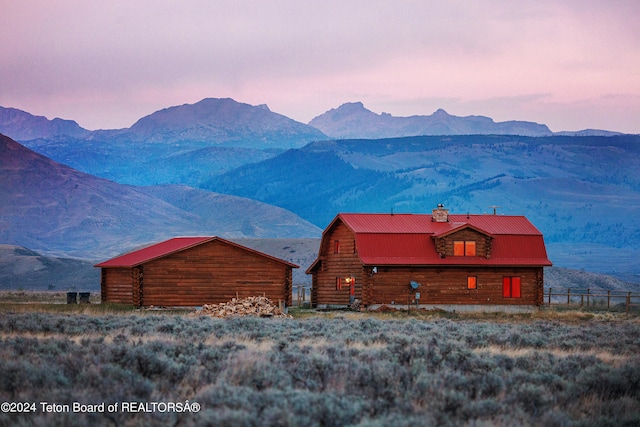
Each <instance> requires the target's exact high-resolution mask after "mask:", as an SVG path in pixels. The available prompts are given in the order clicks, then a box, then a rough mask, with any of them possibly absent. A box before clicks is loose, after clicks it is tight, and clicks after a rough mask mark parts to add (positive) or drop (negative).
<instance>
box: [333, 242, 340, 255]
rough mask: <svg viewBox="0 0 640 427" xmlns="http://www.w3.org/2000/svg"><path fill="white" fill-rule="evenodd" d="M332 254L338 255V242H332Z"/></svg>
mask: <svg viewBox="0 0 640 427" xmlns="http://www.w3.org/2000/svg"><path fill="white" fill-rule="evenodd" d="M333 253H334V254H339V253H340V240H334V241H333Z"/></svg>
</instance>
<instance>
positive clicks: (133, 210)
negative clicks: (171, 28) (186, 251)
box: [0, 135, 320, 259]
mask: <svg viewBox="0 0 640 427" xmlns="http://www.w3.org/2000/svg"><path fill="white" fill-rule="evenodd" d="M169 190H171V192H172V194H173V197H174V199H175V198H178V199H179V200H178V201H176V200H169V201H166V200H165V199H169V195H167V194H165V195H164V196H163V195H162V191H163V189H162V188H160V189H156V190H155V191H156V194H150V190H149V189H144V188H136V187H133V186H126V185H122V184H118V183H115V182H112V181H109V180H105V179H103V178H98V177H94V176H91V175H87V174H85V173H83V172H80V171H77V170H75V169H72V168H70V167H68V166H65V165H62V164H59V163H57V162H54V161H52V160H50V159H48V158H46V157H44V156H42V155H40V154H38V153H36V152H34V151H32V150H29V149H27V148H25V147H24V146H22V145H20V144H19V143H17V142H15V141H13V140H12V139H10V138H8V137H6V136H4V135H0V218H1V219H0V243H5V244H13V245H19V246H24V247H28V248H30V249H32V250H36V251H41V252H43V251H44V252H46V253H49V254H54V255H61V256H63V255H64V256H70V257H74V258H83V259H100V258H102V257H105V256H112V255H116V254H118V253H121V252H123V249H124V248H130V247H133V246H135V245H139V244H141V243H144V242H152V241H159V240H164V239H166V238H169V237H174V236H175V235H215V234H220V235H221V237H225V236H227V237H312V236H315V235H317V234H319V232H320V230H319V229H318V228H317V227H315V226H312V225H311V224H309V223H307V222H306V221H304V220H302V219H301V218H298V217H296V216H294V215H293V214H292V213H290V212H286V211H285V210H283V209H281V208H277V207H269V206H267V205H265V204H263V203H260V202H256V201H252V200H245V199H241V198H238V197H234V196H222V195H214V194H211V193H205V192H204V191H203V190H193V192H192V191H189V190H187V189H184V188H180V189H175V188H172V189H165V190H164V191H165V192H168V191H169ZM218 196H219V198H220V199H219V201H217V202H216V201H215V200H212V199H213V198H216V197H218ZM180 197H181V199H180ZM181 203H183V204H182V205H181ZM189 203H191V204H192V206H189ZM230 206H236V208H235V214H234V215H233V216H226V217H225V218H224V220H225V221H226V222H227V223H222V222H221V221H220V220H217V219H216V217H215V215H212V214H207V211H209V212H216V211H219V210H220V208H222V207H226V208H227V209H232V208H231V207H230ZM190 209H191V211H190ZM252 211H258V212H262V215H263V217H262V218H254V217H253V216H252V214H251V212H252ZM272 211H273V212H272ZM274 212H275V213H274ZM274 218H275V219H274ZM279 223H284V225H282V226H279V227H278V226H277V224H279ZM274 230H275V231H274ZM216 231H220V233H217V232H216Z"/></svg>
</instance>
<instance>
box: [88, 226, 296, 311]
mask: <svg viewBox="0 0 640 427" xmlns="http://www.w3.org/2000/svg"><path fill="white" fill-rule="evenodd" d="M96 267H99V268H100V269H101V284H100V286H101V291H102V302H113V303H122V304H133V305H136V306H152V305H153V306H201V305H203V304H213V303H222V302H227V301H230V300H231V299H232V298H235V297H236V296H238V297H240V298H244V297H248V296H259V295H260V296H261V295H264V296H266V297H267V298H269V299H271V300H272V301H274V302H276V303H277V302H280V301H281V302H283V303H286V304H287V305H291V298H292V295H291V283H292V269H293V268H298V267H299V266H297V265H295V264H292V263H290V262H288V261H285V260H282V259H279V258H275V257H273V256H270V255H268V254H265V253H262V252H259V251H256V250H253V249H250V248H247V247H245V246H242V245H239V244H237V243H234V242H230V241H228V240H225V239H222V238H220V237H215V236H214V237H176V238H173V239H169V240H166V241H164V242H160V243H156V244H154V245H151V246H148V247H145V248H143V249H140V250H136V251H133V252H130V253H127V254H124V255H121V256H118V257H115V258H112V259H110V260H107V261H104V262H102V263H100V264H97V265H96Z"/></svg>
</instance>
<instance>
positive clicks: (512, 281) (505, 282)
mask: <svg viewBox="0 0 640 427" xmlns="http://www.w3.org/2000/svg"><path fill="white" fill-rule="evenodd" d="M521 296H522V293H521V290H520V277H518V276H515V277H510V276H505V277H503V278H502V297H503V298H520V297H521Z"/></svg>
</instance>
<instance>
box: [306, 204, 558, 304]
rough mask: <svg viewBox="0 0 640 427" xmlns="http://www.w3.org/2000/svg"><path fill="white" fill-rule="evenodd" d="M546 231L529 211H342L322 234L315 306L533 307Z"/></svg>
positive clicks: (314, 268)
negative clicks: (533, 221)
mask: <svg viewBox="0 0 640 427" xmlns="http://www.w3.org/2000/svg"><path fill="white" fill-rule="evenodd" d="M547 266H551V262H550V261H549V259H548V258H547V252H546V248H545V245H544V240H543V236H542V234H541V233H540V231H538V229H537V228H536V227H535V226H534V225H533V224H531V222H529V220H528V219H527V218H525V217H524V216H506V215H495V214H494V215H486V214H483V215H468V214H465V215H453V214H451V215H450V214H449V212H448V210H447V209H444V207H443V206H442V205H438V208H437V209H434V210H433V212H432V214H431V215H425V214H358V213H341V214H338V215H337V216H336V217H335V218H334V219H333V221H332V222H331V223H330V224H329V226H328V227H327V228H326V230H325V231H324V232H323V234H322V240H321V243H320V249H319V253H318V258H317V259H316V260H315V261H314V263H313V264H312V265H311V266H310V267H309V268H308V269H307V271H306V273H307V274H311V275H312V295H311V298H312V304H313V305H314V306H315V307H318V308H332V307H335V308H337V307H346V306H348V305H349V304H350V303H351V302H352V301H354V300H356V299H357V300H360V302H361V303H362V305H363V306H365V307H368V308H370V309H375V308H378V307H380V306H381V305H391V306H397V307H400V308H405V309H406V308H407V307H411V306H419V307H420V308H426V309H433V308H441V309H445V310H459V311H466V310H474V311H486V310H492V311H496V310H498V311H530V310H531V309H532V308H535V307H538V306H540V305H541V304H542V302H543V285H544V274H543V268H544V267H547Z"/></svg>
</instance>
